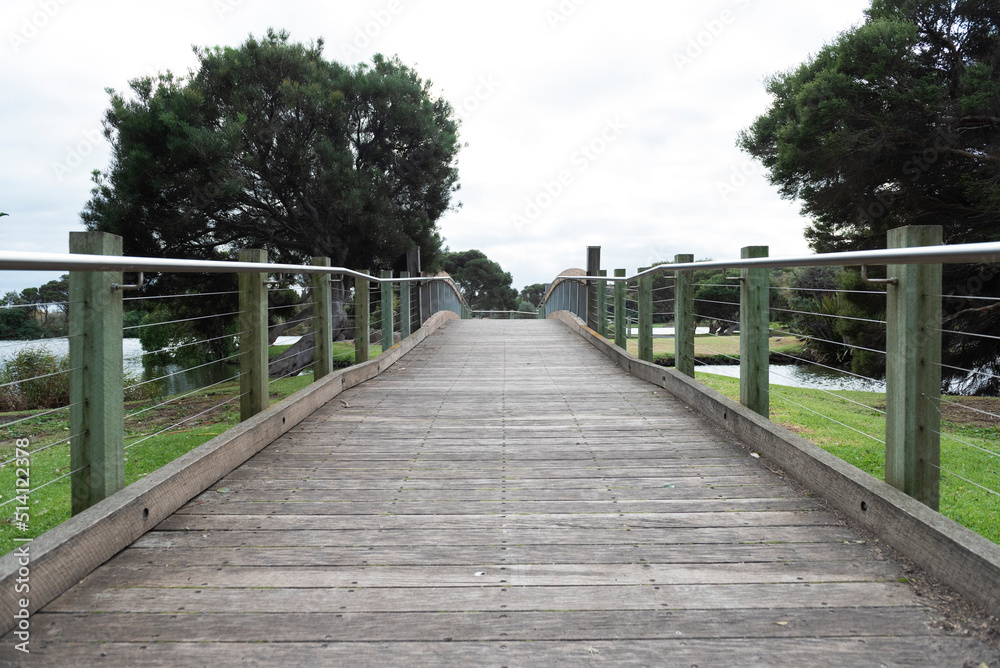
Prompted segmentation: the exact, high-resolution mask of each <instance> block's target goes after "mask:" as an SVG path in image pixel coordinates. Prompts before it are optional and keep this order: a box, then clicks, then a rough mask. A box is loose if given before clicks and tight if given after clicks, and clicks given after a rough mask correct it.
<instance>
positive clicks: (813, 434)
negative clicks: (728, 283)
mask: <svg viewBox="0 0 1000 668" xmlns="http://www.w3.org/2000/svg"><path fill="white" fill-rule="evenodd" d="M696 377H697V379H698V380H699V381H700V382H702V383H704V384H705V385H707V386H709V387H711V388H712V389H714V390H716V391H718V392H721V393H722V394H725V395H726V396H728V397H730V398H732V399H734V400H737V401H738V400H739V393H740V386H739V379H736V378H727V377H724V376H719V375H714V374H711V373H706V372H703V371H697V370H696ZM770 392H771V401H770V412H771V420H773V421H774V422H777V423H778V424H780V425H782V426H783V427H785V428H787V429H789V430H790V431H793V432H795V433H797V434H799V435H801V436H802V437H803V438H805V439H807V440H809V441H811V442H813V443H815V444H816V445H818V446H819V447H821V448H823V449H824V450H826V451H827V452H830V453H831V454H833V455H836V456H837V457H840V458H841V459H843V460H844V461H846V462H848V463H850V464H853V465H854V466H856V467H858V468H859V469H861V470H862V471H865V472H867V473H870V474H871V475H873V476H875V477H876V478H878V479H880V480H884V479H885V445H884V443H885V416H884V415H882V414H881V413H879V412H878V411H879V410H884V409H885V395H884V394H882V393H878V392H854V391H838V392H833V393H830V392H825V391H823V390H810V389H802V388H792V387H785V386H781V385H771V389H770ZM834 395H836V396H834ZM945 399H946V401H947V402H957V403H959V404H961V405H957V404H955V405H948V404H942V406H943V407H942V422H941V434H942V437H941V468H942V469H944V470H945V471H947V472H943V473H942V474H941V490H940V499H941V504H940V505H941V508H940V510H941V513H942V514H943V515H945V516H946V517H950V518H951V519H953V520H955V521H956V522H958V523H959V524H961V525H963V526H965V527H967V528H969V529H972V530H973V531H975V532H976V533H978V534H980V535H982V536H985V537H986V538H988V539H989V540H991V541H993V542H995V543H1000V495H998V494H997V493H996V492H997V491H1000V428H998V425H997V423H996V422H994V421H993V419H992V417H990V416H989V415H986V414H984V413H977V412H975V411H972V410H965V409H963V408H962V406H969V407H971V408H974V409H978V410H980V411H986V413H993V414H996V413H998V412H1000V399H995V398H991V397H946V398H945ZM850 402H856V403H850ZM858 404H861V405H858ZM866 407H870V408H866ZM926 409H927V410H937V407H936V406H934V405H933V404H932V403H931V401H930V400H928V403H927V407H926ZM949 472H950V473H949ZM959 476H960V477H959ZM962 478H965V480H963V479H962ZM977 485H979V486H977ZM983 488H986V489H983ZM987 490H993V491H992V492H991V491H987Z"/></svg>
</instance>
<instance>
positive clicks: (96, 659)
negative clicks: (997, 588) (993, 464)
mask: <svg viewBox="0 0 1000 668" xmlns="http://www.w3.org/2000/svg"><path fill="white" fill-rule="evenodd" d="M336 640H337V639H336V638H331V639H330V640H328V641H324V642H322V643H234V642H212V643H163V644H157V645H153V644H151V643H145V642H144V643H138V642H137V643H131V644H126V643H102V644H91V643H59V644H53V645H51V646H50V647H49V648H47V650H48V651H47V652H46V654H45V655H44V657H43V655H42V654H40V653H39V654H36V655H33V656H32V657H31V659H32V660H31V661H26V662H25V663H23V664H22V665H24V666H26V667H30V666H50V665H73V666H81V667H82V666H91V665H101V666H108V665H116V666H130V667H132V668H159V667H166V668H176V666H196V665H212V666H215V665H218V666H223V665H236V664H238V665H240V666H252V667H256V666H260V667H269V666H276V665H278V666H295V665H297V666H321V665H351V666H385V665H393V664H396V663H398V662H399V661H400V660H402V658H403V657H406V659H407V660H408V661H412V662H414V663H416V664H418V665H454V666H470V665H475V666H506V665H517V666H553V665H581V664H584V663H594V662H597V661H601V662H603V663H611V664H618V665H650V666H652V665H732V663H733V662H734V661H737V660H738V663H739V665H741V666H795V667H796V668H799V667H801V666H810V665H824V664H828V663H830V662H833V663H836V664H838V665H845V666H869V665H870V666H921V665H927V666H946V665H954V666H964V665H969V666H978V665H980V664H982V663H985V661H986V660H989V659H991V658H992V656H991V655H990V654H989V653H988V652H986V651H984V650H983V646H982V645H977V644H975V643H974V642H972V641H970V640H968V639H965V638H951V637H945V638H936V639H935V640H933V641H928V642H919V641H917V640H915V639H913V638H911V637H906V638H886V639H883V638H801V639H799V638H796V639H767V641H766V642H759V641H754V640H745V639H725V640H687V639H678V638H675V639H672V640H661V641H652V640H639V641H612V642H607V641H587V640H584V641H580V640H577V639H574V640H571V641H563V642H535V641H521V642H514V641H501V642H452V641H447V642H440V643H434V642H417V643H354V642H336ZM49 661H51V663H49Z"/></svg>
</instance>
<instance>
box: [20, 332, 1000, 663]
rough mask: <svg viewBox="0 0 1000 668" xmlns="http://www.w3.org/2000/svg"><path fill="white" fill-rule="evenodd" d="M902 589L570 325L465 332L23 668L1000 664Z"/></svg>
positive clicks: (99, 583) (45, 637)
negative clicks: (97, 667)
mask: <svg viewBox="0 0 1000 668" xmlns="http://www.w3.org/2000/svg"><path fill="white" fill-rule="evenodd" d="M902 575H903V573H902V570H901V566H900V565H899V564H897V563H895V562H893V561H890V560H887V559H886V558H884V557H882V556H880V553H879V552H877V551H875V550H873V549H872V547H871V546H870V545H869V544H867V543H866V542H865V540H864V539H862V538H861V537H860V536H859V535H858V534H855V533H852V531H851V530H849V529H848V528H847V527H846V526H845V525H844V524H843V523H842V522H840V521H839V520H838V518H837V517H836V516H835V515H834V514H833V513H832V512H831V511H829V510H827V509H826V508H825V506H824V505H823V503H822V502H821V501H820V500H817V499H815V498H810V497H809V496H806V495H803V494H800V493H797V492H796V491H795V490H794V489H793V487H792V485H791V484H790V483H789V482H787V481H786V480H785V479H783V478H782V477H781V476H780V475H777V474H775V473H772V472H771V471H769V470H767V468H765V467H764V466H762V465H761V463H760V462H759V461H758V460H756V459H754V458H753V457H752V456H751V454H750V452H748V451H747V450H745V449H743V448H742V447H740V446H739V445H738V444H734V443H733V442H732V441H731V440H729V439H727V438H726V437H724V436H723V435H722V434H721V433H720V432H718V431H716V430H715V429H714V428H713V427H711V426H710V425H709V424H708V422H706V421H705V420H703V419H702V418H701V417H699V415H698V414H697V413H695V412H693V411H692V410H691V409H689V408H688V407H687V406H686V405H684V404H682V403H681V402H679V401H678V400H676V399H674V398H673V397H672V396H671V395H669V394H667V393H666V392H664V391H663V390H662V389H660V388H658V387H655V386H653V385H651V384H648V383H646V382H644V381H641V380H638V379H636V378H633V377H631V376H629V375H627V374H626V373H625V372H623V371H622V370H621V369H619V368H618V367H616V366H615V365H614V364H613V363H612V362H610V361H608V360H607V359H606V358H605V357H604V356H603V355H601V354H600V353H599V352H598V351H597V350H596V349H594V348H593V347H592V346H591V345H589V344H588V343H586V342H585V341H584V340H583V339H581V338H580V337H579V336H577V335H576V334H574V333H571V332H570V331H569V329H568V328H567V327H566V326H565V325H563V324H561V323H560V322H557V321H553V320H548V321H453V322H450V323H449V324H448V325H447V326H445V327H443V328H442V329H440V330H438V332H437V333H435V334H434V335H432V336H430V337H429V338H428V339H427V340H426V341H425V342H424V343H422V344H421V345H419V346H417V348H416V349H414V351H412V352H411V353H410V354H408V355H406V356H404V357H403V358H402V359H401V360H400V361H399V362H397V363H396V364H395V365H394V366H393V367H392V368H391V369H389V370H388V371H386V372H385V373H383V374H382V375H381V376H379V377H378V378H376V379H374V380H371V381H368V382H366V383H364V384H362V385H360V386H358V387H356V388H354V389H351V390H348V391H346V392H344V393H343V394H341V395H340V396H339V397H338V398H337V399H334V400H333V401H331V402H330V403H328V404H327V405H326V406H324V407H323V408H321V409H320V410H318V411H317V412H316V413H315V414H313V415H312V416H311V417H310V418H309V419H307V420H306V421H305V422H303V423H301V424H300V425H298V426H297V427H296V428H294V429H293V430H292V431H291V432H289V433H288V434H286V435H285V436H283V437H282V438H280V439H279V440H278V441H276V442H274V443H273V444H272V445H270V446H268V447H267V448H265V449H264V450H262V451H261V452H260V453H259V454H258V455H256V456H255V457H253V458H252V459H250V460H249V461H248V462H246V463H245V464H244V465H243V466H241V467H239V468H238V469H236V470H235V471H233V472H232V473H231V474H230V475H228V476H226V477H225V478H223V479H222V480H220V481H219V482H218V483H216V484H215V485H213V486H212V487H211V488H210V489H209V490H207V491H206V492H204V493H203V494H201V495H200V496H198V497H197V498H194V499H192V500H191V502H190V503H188V504H187V505H186V506H184V507H183V508H181V509H180V510H179V511H178V512H177V513H175V514H174V515H173V516H171V517H169V518H168V519H167V520H165V521H164V522H162V523H161V524H159V525H158V526H157V527H156V528H155V529H154V530H153V531H150V532H149V533H147V534H146V535H144V536H143V537H142V538H141V539H139V540H138V541H136V542H135V543H134V544H132V545H131V546H130V547H128V548H127V549H125V550H123V551H122V552H120V553H119V554H118V555H117V556H115V557H114V558H113V559H111V560H110V561H108V562H107V563H106V564H104V565H103V566H101V567H100V568H98V569H97V570H96V571H94V572H93V573H92V574H91V575H90V576H89V577H87V578H85V579H84V580H83V581H82V582H80V583H79V584H78V585H76V586H75V587H73V588H72V589H70V590H69V591H67V592H66V593H65V594H63V595H62V596H61V597H59V598H57V599H56V600H55V601H53V602H52V603H51V604H49V605H48V606H47V607H45V608H44V609H43V610H42V611H40V612H39V613H36V614H35V615H34V616H33V618H32V643H31V649H32V652H31V654H30V655H20V656H12V655H11V654H10V653H9V652H8V653H7V654H6V657H7V659H8V660H10V661H11V662H13V663H15V664H16V665H25V666H43V665H44V666H90V665H106V666H226V665H236V664H239V665H285V666H296V665H388V664H390V663H392V664H395V663H397V662H400V661H403V662H408V663H411V664H412V663H415V664H420V665H424V664H432V665H497V666H507V665H510V666H513V665H580V664H591V663H593V664H608V665H615V664H640V665H699V666H705V665H727V666H728V665H741V666H743V665H796V666H803V665H851V666H860V665H873V666H879V665H886V666H892V665H935V666H941V665H965V664H969V665H973V666H979V665H981V664H982V663H987V664H988V665H991V664H992V662H994V661H996V660H997V655H996V653H995V652H994V651H993V650H992V649H990V648H989V647H988V646H986V645H984V644H981V643H979V642H978V641H976V640H974V639H971V638H968V637H963V636H961V635H958V634H955V633H949V632H947V631H945V630H943V626H942V625H941V624H940V617H939V613H938V612H937V611H935V610H934V609H933V608H931V607H929V606H927V605H925V604H924V602H923V601H922V599H921V598H920V597H918V596H917V595H916V594H915V593H914V590H913V589H912V588H911V586H910V585H908V584H906V583H905V581H901V578H902ZM12 644H13V643H11V642H10V637H8V638H5V639H4V641H3V645H4V651H5V652H7V650H9V649H10V648H11V647H12ZM400 665H405V663H401V664H400Z"/></svg>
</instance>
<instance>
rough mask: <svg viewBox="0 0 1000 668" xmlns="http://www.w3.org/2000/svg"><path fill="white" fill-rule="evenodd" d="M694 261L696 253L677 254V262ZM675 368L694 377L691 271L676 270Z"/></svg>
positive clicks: (675, 259)
mask: <svg viewBox="0 0 1000 668" xmlns="http://www.w3.org/2000/svg"><path fill="white" fill-rule="evenodd" d="M688 262H694V255H675V256H674V263H675V264H686V263H688ZM674 277H675V282H674V368H675V369H676V370H677V371H679V372H680V373H682V374H684V375H685V376H690V377H691V378H694V331H695V327H694V286H693V285H692V283H693V282H694V281H693V277H692V275H691V272H689V271H677V272H674Z"/></svg>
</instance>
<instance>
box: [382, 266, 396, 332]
mask: <svg viewBox="0 0 1000 668" xmlns="http://www.w3.org/2000/svg"><path fill="white" fill-rule="evenodd" d="M382 278H390V279H391V278H392V272H391V271H383V272H382ZM381 287H382V352H385V351H386V350H389V348H392V346H393V345H394V344H395V343H396V340H395V338H393V332H394V331H395V329H396V326H395V322H394V320H395V319H394V318H393V317H392V316H393V313H392V292H393V290H392V282H391V281H386V282H384V283H382V286H381ZM386 306H388V308H386ZM387 332H388V333H387Z"/></svg>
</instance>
